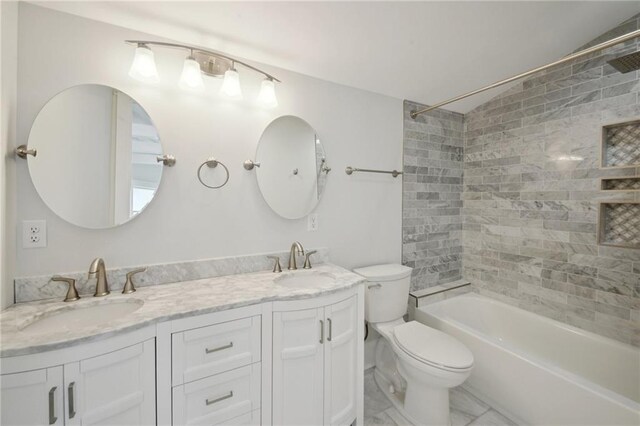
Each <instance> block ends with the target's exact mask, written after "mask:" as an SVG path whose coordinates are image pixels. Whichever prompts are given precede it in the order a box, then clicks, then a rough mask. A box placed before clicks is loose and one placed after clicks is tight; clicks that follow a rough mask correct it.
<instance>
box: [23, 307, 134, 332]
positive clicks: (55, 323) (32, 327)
mask: <svg viewBox="0 0 640 426" xmlns="http://www.w3.org/2000/svg"><path fill="white" fill-rule="evenodd" d="M143 304H144V302H143V301H141V300H136V299H132V300H127V301H117V302H115V301H114V302H108V303H101V304H95V305H89V306H82V307H77V308H75V307H72V308H70V309H60V310H57V311H52V312H49V313H46V314H44V315H43V316H42V317H40V318H38V319H36V320H35V321H33V322H32V323H30V324H29V325H27V326H26V327H25V328H23V329H22V331H24V332H28V333H52V332H60V331H64V330H77V329H78V328H85V327H86V328H89V327H94V326H97V325H100V324H105V323H108V322H110V321H113V320H116V319H120V318H122V317H124V316H126V315H128V314H130V313H132V312H135V311H137V310H138V309H140V308H141V307H142V305H143Z"/></svg>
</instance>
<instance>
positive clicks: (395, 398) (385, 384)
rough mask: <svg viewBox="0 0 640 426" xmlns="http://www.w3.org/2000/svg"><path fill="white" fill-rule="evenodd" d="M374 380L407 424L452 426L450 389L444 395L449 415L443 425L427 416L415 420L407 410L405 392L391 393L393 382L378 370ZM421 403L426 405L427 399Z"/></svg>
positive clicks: (446, 410) (400, 390)
mask: <svg viewBox="0 0 640 426" xmlns="http://www.w3.org/2000/svg"><path fill="white" fill-rule="evenodd" d="M373 378H374V380H375V382H376V385H378V388H380V390H381V391H382V393H383V394H384V396H386V397H387V399H388V400H389V401H390V402H391V404H393V406H394V408H395V409H396V410H398V412H399V413H400V415H401V416H402V417H403V419H404V420H405V421H406V424H412V425H415V426H425V425H429V426H451V422H450V420H449V391H448V389H446V390H445V391H444V393H445V394H446V404H447V405H446V409H445V412H446V414H447V416H446V423H443V422H442V420H440V421H438V422H430V419H429V416H428V415H427V416H426V417H424V419H423V420H422V421H417V420H416V419H415V418H413V417H412V416H411V415H410V414H408V413H407V411H406V410H405V403H406V400H405V392H404V390H402V389H399V390H396V391H395V392H394V393H392V392H391V388H393V385H392V383H391V381H389V380H388V379H387V378H386V377H385V376H384V375H383V374H381V373H380V371H379V370H378V369H377V368H376V369H374V371H373ZM420 402H421V403H422V405H424V402H425V399H423V398H420ZM429 406H430V407H433V405H432V404H429Z"/></svg>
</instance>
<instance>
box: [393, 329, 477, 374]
mask: <svg viewBox="0 0 640 426" xmlns="http://www.w3.org/2000/svg"><path fill="white" fill-rule="evenodd" d="M393 339H394V342H395V343H396V344H397V346H398V348H399V349H401V350H402V351H403V352H405V353H406V354H407V355H409V356H411V357H412V358H414V359H416V360H418V361H420V362H423V363H425V364H429V365H431V366H432V367H435V368H440V369H443V370H448V371H466V370H469V369H471V368H472V367H473V354H472V353H471V351H469V349H468V348H467V347H466V346H465V345H463V344H462V343H461V342H459V341H458V340H456V339H455V338H453V337H451V336H449V335H448V334H445V333H443V332H441V331H439V330H436V329H433V328H431V327H428V326H426V325H423V324H421V323H419V322H417V321H410V322H407V323H403V324H400V325H396V326H395V327H394V328H393Z"/></svg>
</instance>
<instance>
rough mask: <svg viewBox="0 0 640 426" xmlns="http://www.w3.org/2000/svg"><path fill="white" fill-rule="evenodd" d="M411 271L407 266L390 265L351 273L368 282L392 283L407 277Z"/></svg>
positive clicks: (370, 267) (361, 269)
mask: <svg viewBox="0 0 640 426" xmlns="http://www.w3.org/2000/svg"><path fill="white" fill-rule="evenodd" d="M412 270H413V269H412V268H409V267H408V266H404V265H398V264H396V263H390V264H386V265H373V266H366V267H364V268H356V269H354V270H353V272H355V273H356V274H358V275H362V276H363V277H365V278H366V279H367V280H369V281H392V280H399V279H402V278H406V277H408V276H409V275H411V271H412Z"/></svg>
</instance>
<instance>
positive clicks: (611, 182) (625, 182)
mask: <svg viewBox="0 0 640 426" xmlns="http://www.w3.org/2000/svg"><path fill="white" fill-rule="evenodd" d="M600 189H601V190H603V191H640V176H633V177H620V178H604V179H602V180H601V181H600Z"/></svg>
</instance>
